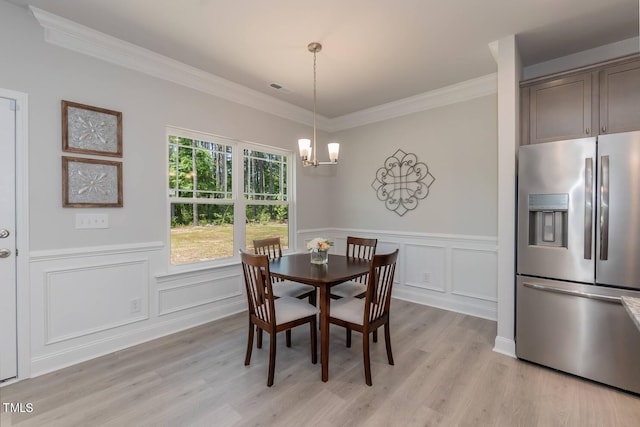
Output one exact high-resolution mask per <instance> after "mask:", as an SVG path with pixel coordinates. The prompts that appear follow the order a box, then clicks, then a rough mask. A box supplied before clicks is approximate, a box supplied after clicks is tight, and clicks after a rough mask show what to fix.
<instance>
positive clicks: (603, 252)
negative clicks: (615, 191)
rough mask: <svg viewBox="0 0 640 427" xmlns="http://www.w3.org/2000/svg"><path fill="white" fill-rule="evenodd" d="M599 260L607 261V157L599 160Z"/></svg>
mask: <svg viewBox="0 0 640 427" xmlns="http://www.w3.org/2000/svg"><path fill="white" fill-rule="evenodd" d="M600 176H601V180H602V185H601V187H600V260H602V261H606V260H607V259H609V156H602V157H601V158H600Z"/></svg>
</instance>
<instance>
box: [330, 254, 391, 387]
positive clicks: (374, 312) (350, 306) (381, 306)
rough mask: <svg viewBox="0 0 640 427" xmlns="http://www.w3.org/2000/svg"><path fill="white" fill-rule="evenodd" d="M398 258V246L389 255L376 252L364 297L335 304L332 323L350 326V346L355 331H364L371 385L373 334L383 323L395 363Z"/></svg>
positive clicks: (367, 371) (363, 339) (365, 355)
mask: <svg viewBox="0 0 640 427" xmlns="http://www.w3.org/2000/svg"><path fill="white" fill-rule="evenodd" d="M397 259H398V249H396V250H395V251H394V252H392V253H389V254H382V255H374V257H373V260H372V261H371V267H370V269H369V276H368V280H367V291H366V292H365V297H364V299H363V298H355V297H346V298H341V299H339V300H336V301H334V302H332V303H331V311H330V314H329V323H330V324H334V325H339V326H343V327H345V328H347V347H350V346H351V331H352V330H354V331H358V332H360V333H362V352H363V356H364V376H365V381H366V383H367V385H369V386H370V385H372V381H371V360H370V356H369V333H372V332H375V331H376V330H377V329H378V328H379V327H380V326H383V325H384V341H385V345H386V348H387V359H388V361H389V365H393V354H392V353H391V334H390V332H389V307H390V305H391V289H392V288H393V278H394V276H395V272H396V261H397Z"/></svg>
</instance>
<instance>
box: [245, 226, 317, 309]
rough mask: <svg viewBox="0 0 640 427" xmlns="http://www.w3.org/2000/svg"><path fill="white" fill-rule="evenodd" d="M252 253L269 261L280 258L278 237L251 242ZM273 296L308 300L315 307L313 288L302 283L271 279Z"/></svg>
mask: <svg viewBox="0 0 640 427" xmlns="http://www.w3.org/2000/svg"><path fill="white" fill-rule="evenodd" d="M253 251H254V253H255V254H257V255H267V256H268V257H269V260H271V261H273V260H274V259H278V258H282V246H281V245H280V238H279V237H270V238H268V239H260V240H254V241H253ZM272 281H273V294H274V295H275V296H276V297H278V298H280V297H293V298H298V299H304V298H309V303H310V304H313V305H316V288H315V286H311V285H305V284H304V283H296V282H291V281H289V280H283V279H279V278H276V277H273V278H272Z"/></svg>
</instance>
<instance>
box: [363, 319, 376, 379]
mask: <svg viewBox="0 0 640 427" xmlns="http://www.w3.org/2000/svg"><path fill="white" fill-rule="evenodd" d="M362 353H363V355H364V379H365V381H366V383H367V385H368V386H370V385H372V384H373V382H372V381H371V358H370V357H369V331H366V330H365V331H364V333H363V334H362Z"/></svg>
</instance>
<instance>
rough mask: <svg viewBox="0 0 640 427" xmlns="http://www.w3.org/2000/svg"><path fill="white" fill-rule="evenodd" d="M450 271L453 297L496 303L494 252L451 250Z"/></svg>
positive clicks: (495, 260) (496, 260)
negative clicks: (451, 264) (458, 296)
mask: <svg viewBox="0 0 640 427" xmlns="http://www.w3.org/2000/svg"><path fill="white" fill-rule="evenodd" d="M451 252H452V257H451V260H452V262H453V266H452V269H451V273H452V275H453V276H452V278H451V282H452V283H451V284H452V290H451V293H452V294H454V295H460V296H464V297H469V298H478V299H483V300H487V301H492V302H496V301H497V300H498V298H497V297H498V296H497V293H496V287H495V285H493V284H495V283H497V282H498V277H497V265H498V257H497V253H496V251H489V250H486V249H464V248H453V249H452V250H451Z"/></svg>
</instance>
